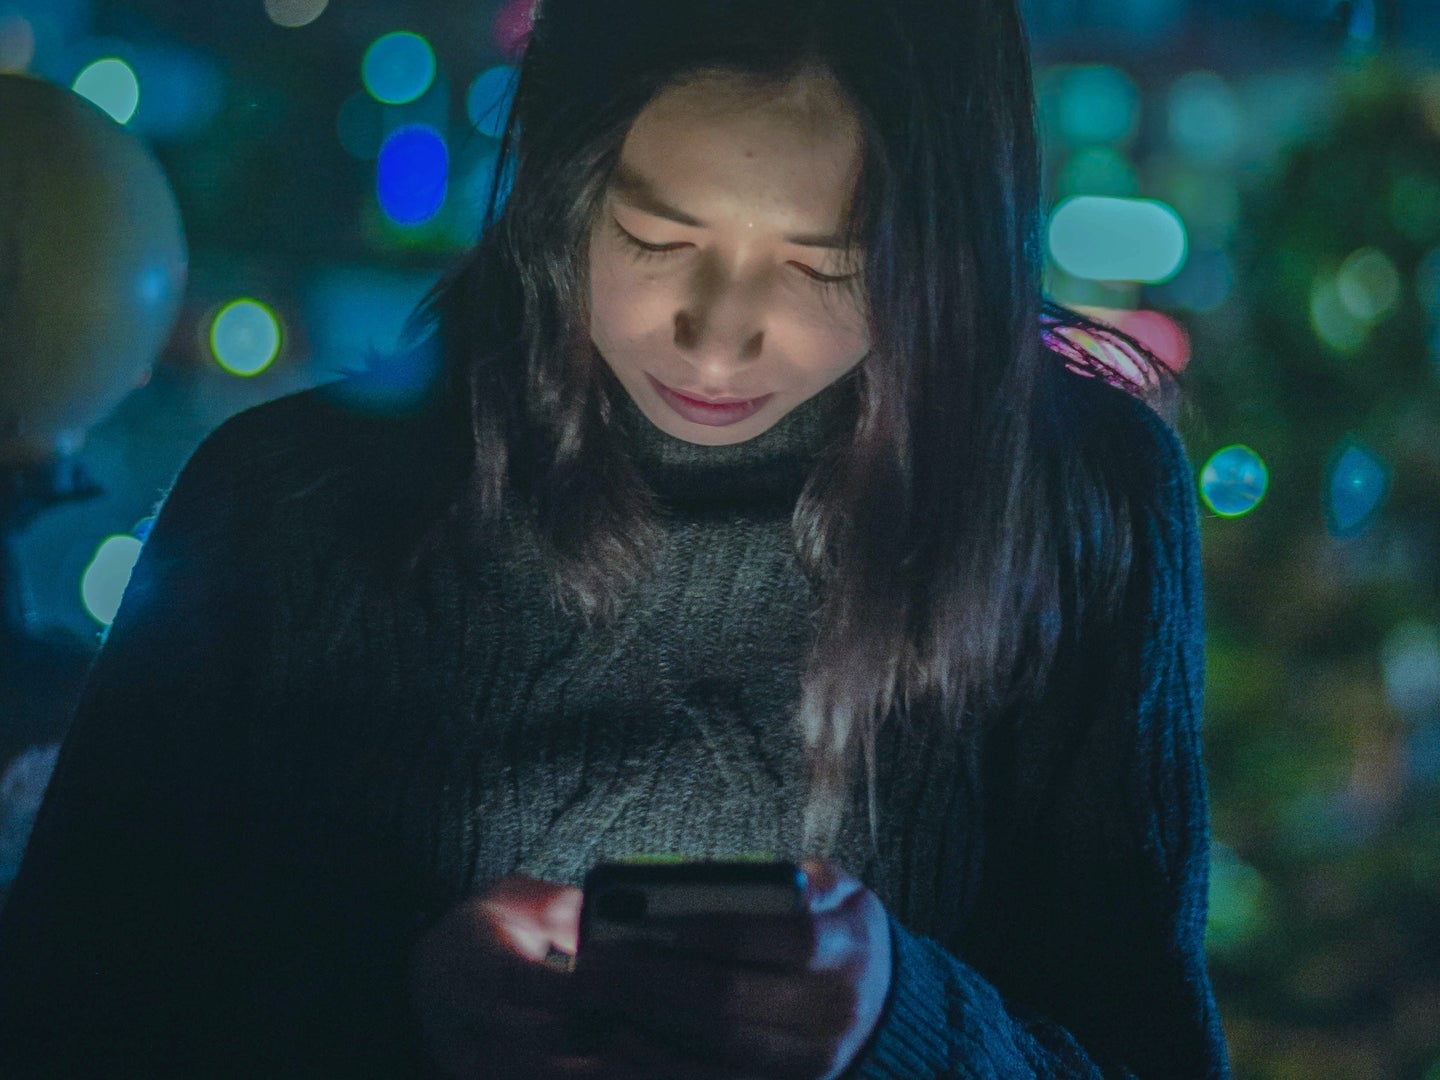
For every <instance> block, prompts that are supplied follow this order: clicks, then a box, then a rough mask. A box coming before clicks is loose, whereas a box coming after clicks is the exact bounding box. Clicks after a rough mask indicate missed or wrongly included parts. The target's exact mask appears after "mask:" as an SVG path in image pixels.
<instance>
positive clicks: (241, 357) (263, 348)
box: [210, 298, 280, 376]
mask: <svg viewBox="0 0 1440 1080" xmlns="http://www.w3.org/2000/svg"><path fill="white" fill-rule="evenodd" d="M210 351H211V352H213V353H214V354H215V359H216V361H218V362H219V364H220V366H221V367H222V368H224V369H225V370H226V371H228V372H230V374H232V375H242V376H251V375H258V374H260V372H262V371H264V370H265V369H266V368H268V367H269V366H270V365H271V363H273V362H274V360H275V357H276V356H278V355H279V354H280V320H279V319H278V318H277V317H276V315H275V312H274V311H272V310H271V309H270V308H269V307H267V306H266V305H265V304H262V303H261V302H260V301H258V300H251V299H249V298H243V299H240V300H233V301H231V302H230V303H228V304H226V305H225V306H224V307H223V308H221V309H220V313H219V314H218V315H216V316H215V321H214V322H213V323H211V325H210Z"/></svg>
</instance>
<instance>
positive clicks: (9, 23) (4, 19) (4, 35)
mask: <svg viewBox="0 0 1440 1080" xmlns="http://www.w3.org/2000/svg"><path fill="white" fill-rule="evenodd" d="M34 59H35V28H34V27H33V26H31V25H30V20H29V19H27V18H25V16H23V15H19V14H13V13H12V14H9V15H0V72H19V71H25V70H26V69H27V68H29V66H30V61H32V60H34Z"/></svg>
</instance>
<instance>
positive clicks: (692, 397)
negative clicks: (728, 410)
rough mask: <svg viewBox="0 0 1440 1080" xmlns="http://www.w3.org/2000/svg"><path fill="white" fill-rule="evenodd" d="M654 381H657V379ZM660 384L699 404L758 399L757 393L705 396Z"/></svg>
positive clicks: (673, 392) (741, 402) (730, 403)
mask: <svg viewBox="0 0 1440 1080" xmlns="http://www.w3.org/2000/svg"><path fill="white" fill-rule="evenodd" d="M656 382H659V380H658V379H657V380H656ZM660 385H661V386H664V387H665V389H666V390H669V391H670V392H671V393H672V394H678V395H679V396H680V397H683V398H688V399H689V400H691V401H698V402H699V403H700V404H701V405H743V404H745V403H746V402H750V401H756V400H758V395H757V397H706V396H705V395H704V394H694V393H691V392H690V391H689V390H681V389H679V388H677V387H674V386H669V385H667V384H665V383H660Z"/></svg>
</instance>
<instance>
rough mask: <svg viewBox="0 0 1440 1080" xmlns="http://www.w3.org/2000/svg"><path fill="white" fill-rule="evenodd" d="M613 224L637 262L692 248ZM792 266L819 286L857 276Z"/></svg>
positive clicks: (801, 265) (796, 264)
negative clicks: (651, 238) (652, 240)
mask: <svg viewBox="0 0 1440 1080" xmlns="http://www.w3.org/2000/svg"><path fill="white" fill-rule="evenodd" d="M611 224H612V225H614V227H615V232H616V233H617V234H618V235H619V237H620V239H621V240H622V241H623V242H624V243H625V246H626V247H628V248H629V249H630V254H631V255H632V256H633V257H634V258H635V259H636V260H637V261H641V262H644V261H648V260H650V259H659V258H664V257H665V256H666V255H673V254H674V253H675V252H677V251H680V250H681V249H683V248H687V247H689V246H690V245H689V244H685V243H675V244H647V243H646V242H645V241H644V240H641V239H640V238H639V237H638V236H635V235H634V234H633V233H631V232H629V231H628V230H626V229H625V227H624V226H622V225H621V224H620V222H618V221H616V220H615V219H614V218H611ZM790 265H791V266H793V267H795V269H797V270H799V271H800V272H801V273H803V274H804V275H805V276H806V277H807V278H809V279H810V280H811V281H814V282H815V283H816V284H817V285H821V286H826V287H828V286H833V285H839V284H840V283H841V282H845V281H850V280H851V279H853V278H854V277H855V276H856V275H855V274H822V273H821V272H820V271H819V270H816V269H815V268H814V267H813V266H806V265H805V264H804V263H800V262H792V263H791V264H790Z"/></svg>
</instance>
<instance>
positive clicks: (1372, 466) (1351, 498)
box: [1325, 441, 1390, 536]
mask: <svg viewBox="0 0 1440 1080" xmlns="http://www.w3.org/2000/svg"><path fill="white" fill-rule="evenodd" d="M1389 490H1390V470H1389V469H1388V468H1386V466H1385V463H1384V462H1383V461H1381V460H1380V458H1379V457H1377V456H1376V455H1375V454H1374V453H1372V452H1371V451H1369V450H1367V449H1366V448H1365V447H1363V446H1361V445H1359V444H1358V443H1356V442H1353V441H1346V442H1345V443H1343V444H1342V446H1341V449H1340V450H1339V452H1337V453H1336V454H1335V456H1334V457H1333V458H1332V459H1331V463H1330V469H1329V477H1328V482H1327V483H1326V485H1325V493H1326V500H1325V511H1326V514H1325V516H1326V523H1327V524H1328V525H1329V527H1330V532H1331V534H1332V535H1335V536H1353V535H1355V534H1356V533H1358V532H1360V531H1362V530H1363V529H1364V528H1365V527H1366V526H1367V525H1369V524H1370V522H1371V521H1373V520H1374V518H1375V514H1376V513H1377V512H1378V511H1379V509H1380V507H1381V505H1382V504H1383V503H1384V502H1385V496H1386V495H1387V494H1388V493H1389Z"/></svg>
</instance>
